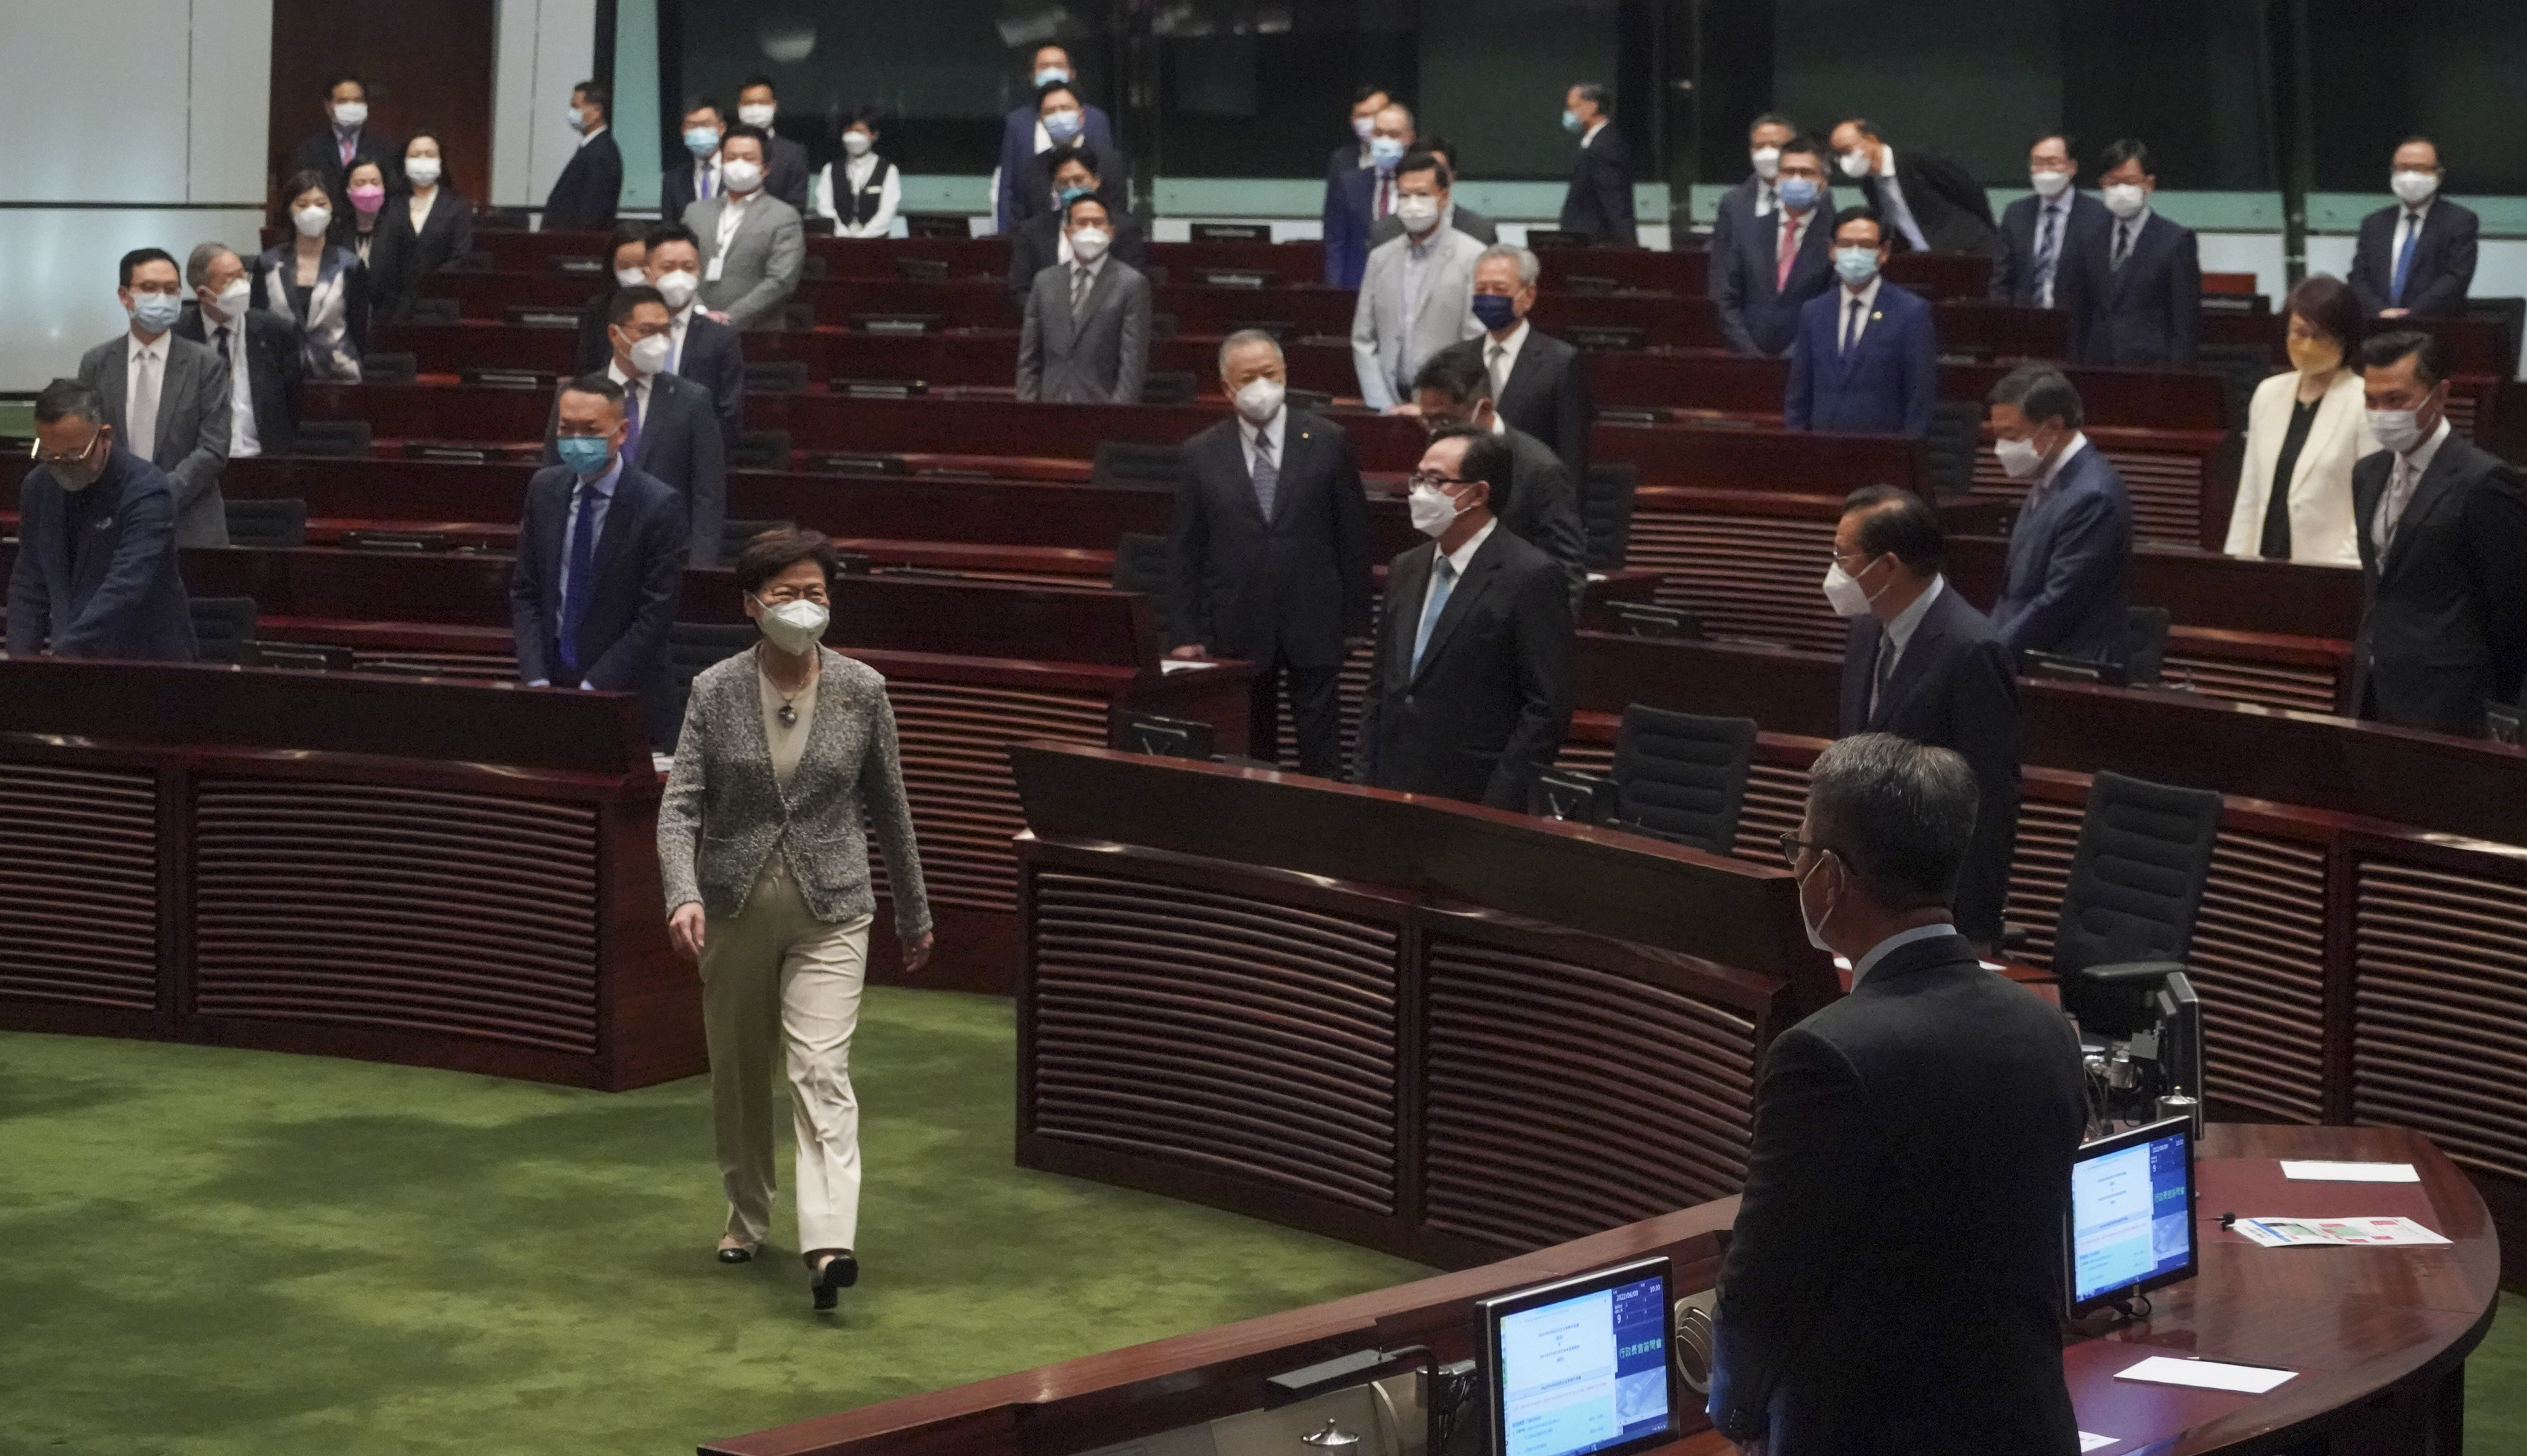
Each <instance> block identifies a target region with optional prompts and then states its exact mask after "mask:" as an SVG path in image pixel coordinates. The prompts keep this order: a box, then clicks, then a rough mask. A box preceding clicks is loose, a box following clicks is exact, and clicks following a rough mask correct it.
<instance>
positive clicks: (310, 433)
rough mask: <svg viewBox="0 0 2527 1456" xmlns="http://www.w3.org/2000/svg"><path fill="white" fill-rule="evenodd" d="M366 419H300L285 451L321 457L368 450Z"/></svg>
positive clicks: (341, 455) (367, 423)
mask: <svg viewBox="0 0 2527 1456" xmlns="http://www.w3.org/2000/svg"><path fill="white" fill-rule="evenodd" d="M369 439H370V437H369V422H368V421H366V420H301V421H299V422H298V433H297V436H296V438H295V439H293V440H292V441H291V442H290V445H289V453H291V454H293V455H316V456H320V457H323V458H325V459H329V460H333V459H343V458H354V459H355V458H357V457H359V456H362V455H365V454H367V453H368V452H369Z"/></svg>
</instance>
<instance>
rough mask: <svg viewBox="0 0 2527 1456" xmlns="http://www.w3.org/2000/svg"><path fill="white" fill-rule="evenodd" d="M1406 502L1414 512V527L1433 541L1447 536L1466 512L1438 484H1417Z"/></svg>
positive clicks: (1408, 507) (1407, 506)
mask: <svg viewBox="0 0 2527 1456" xmlns="http://www.w3.org/2000/svg"><path fill="white" fill-rule="evenodd" d="M1405 504H1406V508H1407V509H1409V510H1411V511H1412V512H1413V529H1414V530H1416V531H1418V532H1420V533H1421V534H1422V535H1424V536H1427V537H1429V538H1430V539H1431V540H1433V541H1436V540H1437V539H1438V538H1440V537H1442V536H1445V535H1446V534H1447V532H1448V528H1449V527H1450V526H1453V525H1455V524H1456V523H1457V517H1458V516H1460V515H1462V514H1464V512H1462V511H1460V510H1458V509H1457V502H1455V501H1454V500H1451V499H1449V498H1448V493H1447V492H1445V491H1442V490H1440V489H1439V488H1438V487H1437V486H1415V487H1414V488H1413V494H1412V495H1411V496H1410V497H1408V498H1407V500H1406V502H1405Z"/></svg>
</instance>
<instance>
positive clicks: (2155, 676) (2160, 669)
mask: <svg viewBox="0 0 2527 1456" xmlns="http://www.w3.org/2000/svg"><path fill="white" fill-rule="evenodd" d="M2174 618H2175V613H2173V612H2171V611H2169V610H2168V609H2167V608H2166V607H2163V606H2128V607H2126V608H2124V681H2125V682H2127V683H2130V684H2131V685H2133V686H2134V687H2136V688H2155V687H2157V686H2158V683H2159V679H2160V678H2162V677H2165V676H2166V675H2167V628H2168V624H2169V623H2170V622H2171V621H2173V620H2174Z"/></svg>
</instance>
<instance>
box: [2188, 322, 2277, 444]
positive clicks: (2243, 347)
mask: <svg viewBox="0 0 2527 1456" xmlns="http://www.w3.org/2000/svg"><path fill="white" fill-rule="evenodd" d="M2193 367H2194V368H2196V369H2207V370H2210V371H2211V372H2212V373H2214V374H2217V375H2218V376H2220V398H2221V411H2222V413H2223V414H2225V415H2226V416H2227V417H2228V421H2229V428H2230V429H2232V430H2243V429H2245V428H2246V406H2247V404H2248V403H2249V402H2251V401H2252V400H2253V399H2254V397H2255V387H2256V386H2257V385H2260V384H2262V383H2263V382H2264V381H2265V380H2267V379H2269V378H2271V377H2272V372H2273V346H2272V345H2271V344H2269V343H2206V344H2202V345H2200V346H2198V347H2196V348H2195V349H2194V351H2193Z"/></svg>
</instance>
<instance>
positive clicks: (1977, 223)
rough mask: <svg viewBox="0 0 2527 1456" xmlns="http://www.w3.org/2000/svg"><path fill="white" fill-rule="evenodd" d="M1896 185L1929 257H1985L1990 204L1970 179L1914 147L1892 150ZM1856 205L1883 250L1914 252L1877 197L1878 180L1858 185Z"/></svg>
mask: <svg viewBox="0 0 2527 1456" xmlns="http://www.w3.org/2000/svg"><path fill="white" fill-rule="evenodd" d="M1895 184H1896V185H1897V186H1899V187H1901V188H1903V190H1904V206H1905V208H1906V209H1907V210H1908V211H1910V212H1911V213H1912V214H1913V222H1914V225H1915V226H1917V227H1919V228H1920V229H1921V230H1922V240H1923V241H1925V242H1927V243H1929V244H1930V245H1931V251H1933V252H1934V253H1989V252H1991V251H1993V249H1994V247H1995V246H1996V244H1995V241H1994V239H1993V236H1992V233H1993V229H1992V225H1991V198H1990V197H1989V196H1988V195H1986V194H1985V191H1984V189H1983V183H1981V182H1976V181H1975V180H1974V174H1973V173H1971V172H1968V171H1966V170H1965V168H1963V167H1961V166H1959V165H1958V164H1957V163H1956V162H1954V161H1952V160H1950V159H1949V158H1947V157H1943V156H1941V155H1940V154H1938V153H1937V152H1926V151H1923V150H1921V149H1919V148H1918V147H1903V146H1899V147H1897V148H1895ZM1860 195H1861V200H1862V201H1863V202H1864V203H1865V204H1866V205H1867V206H1868V208H1869V215H1870V216H1871V217H1874V218H1876V219H1878V221H1879V225H1880V226H1881V227H1882V228H1884V229H1885V230H1886V237H1887V242H1888V245H1889V246H1891V247H1893V248H1894V249H1895V251H1897V252H1899V253H1909V252H1911V251H1912V250H1913V240H1912V239H1911V238H1909V237H1906V236H1905V235H1904V230H1903V229H1901V228H1898V227H1896V226H1895V222H1894V217H1893V215H1892V213H1891V212H1890V211H1889V209H1888V208H1887V206H1886V203H1885V200H1884V198H1883V197H1882V195H1881V189H1880V187H1879V185H1878V175H1877V174H1876V173H1874V172H1873V173H1871V174H1870V175H1869V176H1867V177H1864V178H1862V179H1860Z"/></svg>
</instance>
